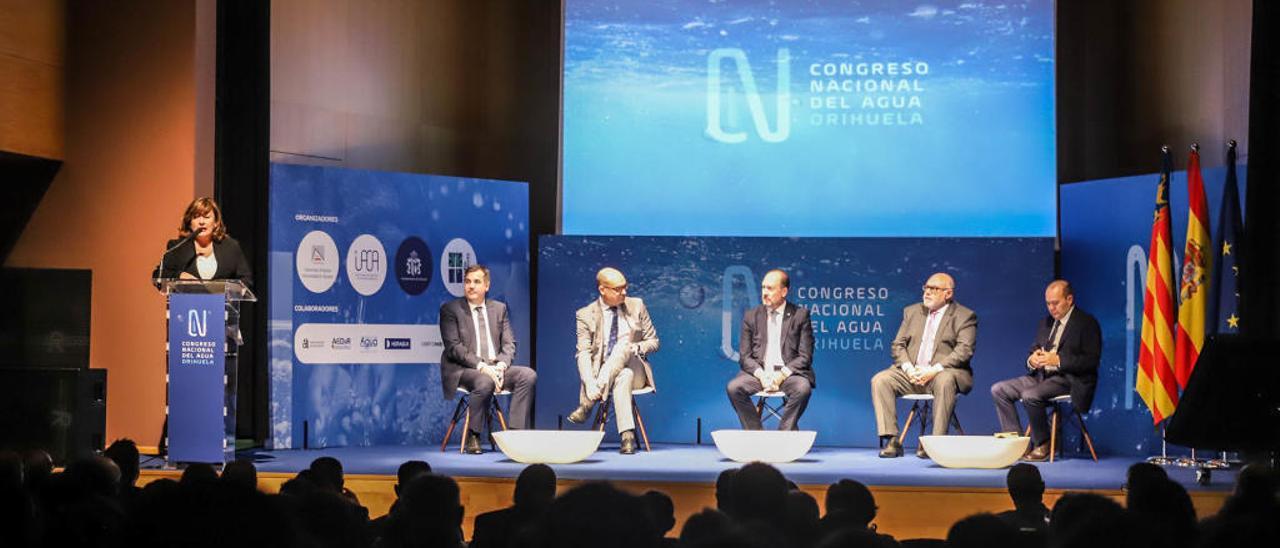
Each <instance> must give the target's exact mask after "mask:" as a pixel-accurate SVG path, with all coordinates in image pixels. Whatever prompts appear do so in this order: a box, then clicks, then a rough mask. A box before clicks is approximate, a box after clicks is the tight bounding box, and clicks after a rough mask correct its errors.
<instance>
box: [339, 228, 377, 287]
mask: <svg viewBox="0 0 1280 548" xmlns="http://www.w3.org/2000/svg"><path fill="white" fill-rule="evenodd" d="M386 279H387V252H386V250H385V249H384V248H383V247H382V242H380V241H378V239H377V238H375V237H373V236H372V235H370V234H361V235H360V236H357V237H356V239H355V241H354V242H351V247H350V248H348V249H347V280H348V281H350V282H351V288H352V289H354V290H356V293H359V294H361V295H364V296H366V297H368V296H370V295H373V294H374V293H377V292H378V290H379V289H382V282H384V281H386Z"/></svg>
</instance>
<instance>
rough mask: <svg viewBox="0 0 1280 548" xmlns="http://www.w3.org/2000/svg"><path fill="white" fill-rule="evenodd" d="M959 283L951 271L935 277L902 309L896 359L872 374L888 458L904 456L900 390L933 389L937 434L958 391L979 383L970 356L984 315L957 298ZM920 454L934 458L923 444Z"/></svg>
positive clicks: (944, 427)
mask: <svg viewBox="0 0 1280 548" xmlns="http://www.w3.org/2000/svg"><path fill="white" fill-rule="evenodd" d="M955 288H956V282H955V280H954V279H952V278H951V276H949V275H947V274H945V273H942V272H939V273H937V274H934V275H932V276H930V277H929V279H928V281H926V282H925V285H924V298H923V299H922V301H921V302H920V303H918V304H913V305H910V306H908V307H906V308H905V309H903V311H902V325H900V326H899V327H898V335H897V336H896V337H894V339H893V343H892V344H891V345H890V349H891V350H892V353H893V365H891V366H889V368H888V369H885V370H884V371H881V372H879V373H876V375H875V376H874V377H872V378H871V398H872V401H873V402H874V405H875V412H876V431H877V434H879V436H880V439H881V441H882V443H883V444H884V448H883V449H881V451H880V456H881V457H882V458H892V457H901V456H902V444H901V443H899V442H898V410H897V398H898V396H902V395H904V394H932V395H933V435H935V436H944V435H946V434H947V427H948V426H950V424H951V413H952V412H953V411H954V410H955V405H956V395H957V394H968V393H969V390H971V389H973V370H972V369H971V368H970V367H969V360H970V359H971V358H972V357H973V349H974V345H975V344H977V340H978V315H977V314H975V313H974V312H973V311H972V310H969V309H968V308H965V307H964V306H962V305H960V303H957V302H955V301H954V300H953V298H954V296H955ZM916 456H917V457H920V458H928V454H926V453H925V450H924V447H923V446H921V447H919V448H917V449H916Z"/></svg>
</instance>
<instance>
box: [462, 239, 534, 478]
mask: <svg viewBox="0 0 1280 548" xmlns="http://www.w3.org/2000/svg"><path fill="white" fill-rule="evenodd" d="M462 287H463V291H464V296H463V297H462V298H460V299H455V300H452V301H448V302H446V303H444V304H443V305H441V306H440V339H441V340H442V341H443V342H444V352H442V353H441V354H440V376H441V383H440V384H441V386H442V387H443V388H444V397H445V399H450V400H451V399H453V395H454V392H456V391H457V390H458V387H459V386H461V387H462V388H464V389H466V390H468V391H470V394H469V395H468V400H467V425H468V426H467V428H468V431H466V432H463V433H462V438H463V439H462V450H463V452H465V453H470V454H473V455H478V454H480V453H483V452H484V449H481V447H480V428H481V427H482V425H483V424H484V413H485V410H487V409H488V408H489V402H490V400H491V399H492V398H493V393H494V392H495V391H501V390H504V389H506V390H510V391H511V407H510V409H509V412H510V415H511V416H510V421H509V422H508V423H507V426H508V427H510V428H512V429H524V428H529V427H530V422H529V421H530V418H531V416H530V409H531V408H532V406H533V387H534V383H536V382H537V380H538V374H537V373H536V372H534V370H533V369H530V368H528V367H524V366H520V365H511V360H512V359H514V358H515V355H516V337H515V333H513V332H512V331H511V320H510V319H509V318H508V316H507V305H506V304H504V303H502V302H500V301H495V300H492V299H488V298H486V296H487V295H488V294H489V269H488V268H486V267H484V266H482V265H478V264H474V265H471V266H469V267H467V269H466V270H465V271H464V272H463V283H462Z"/></svg>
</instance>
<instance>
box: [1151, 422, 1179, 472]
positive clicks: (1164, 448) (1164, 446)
mask: <svg viewBox="0 0 1280 548" xmlns="http://www.w3.org/2000/svg"><path fill="white" fill-rule="evenodd" d="M1147 462H1149V463H1151V464H1154V465H1156V466H1169V465H1172V464H1177V462H1178V461H1177V459H1172V458H1169V443H1168V442H1166V441H1165V439H1164V424H1161V425H1160V456H1158V457H1147Z"/></svg>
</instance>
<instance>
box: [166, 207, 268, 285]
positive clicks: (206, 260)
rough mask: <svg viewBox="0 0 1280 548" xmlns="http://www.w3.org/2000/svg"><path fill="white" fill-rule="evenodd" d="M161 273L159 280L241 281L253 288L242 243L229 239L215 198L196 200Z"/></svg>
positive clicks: (172, 242) (169, 246) (168, 248)
mask: <svg viewBox="0 0 1280 548" xmlns="http://www.w3.org/2000/svg"><path fill="white" fill-rule="evenodd" d="M165 249H166V251H165V253H164V257H163V258H162V259H161V261H160V270H159V272H158V273H157V275H156V276H155V277H156V278H163V279H173V278H177V279H182V280H239V281H240V282H241V283H243V284H244V285H245V286H250V285H252V284H253V273H252V272H250V270H249V261H248V260H246V259H245V257H244V252H243V251H241V250H240V242H237V241H236V240H235V238H232V237H231V236H228V235H227V227H226V226H224V225H223V224H222V211H221V210H219V209H218V204H217V203H215V202H214V201H213V198H209V197H202V198H196V199H195V200H193V201H192V202H191V205H188V206H187V211H186V213H183V214H182V224H181V225H180V226H179V227H178V237H177V238H176V239H173V240H169V243H168V244H166V245H165Z"/></svg>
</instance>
